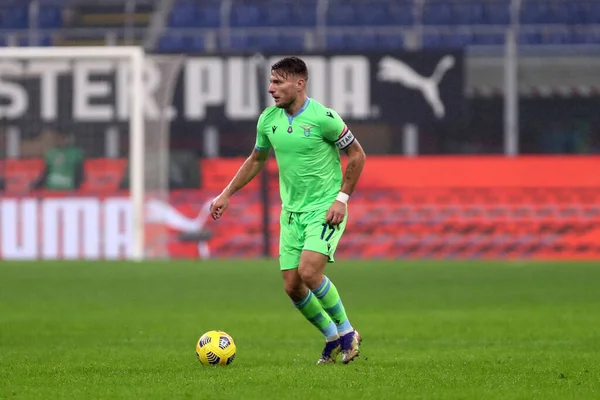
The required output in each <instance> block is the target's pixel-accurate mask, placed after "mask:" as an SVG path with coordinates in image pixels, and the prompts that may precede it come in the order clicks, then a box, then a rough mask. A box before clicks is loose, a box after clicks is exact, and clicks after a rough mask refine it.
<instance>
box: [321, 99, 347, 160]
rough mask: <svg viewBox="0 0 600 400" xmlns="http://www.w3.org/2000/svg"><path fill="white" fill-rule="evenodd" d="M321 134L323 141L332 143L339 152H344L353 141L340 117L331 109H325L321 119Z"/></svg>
mask: <svg viewBox="0 0 600 400" xmlns="http://www.w3.org/2000/svg"><path fill="white" fill-rule="evenodd" d="M321 132H322V134H323V138H324V139H325V140H327V141H329V142H331V143H334V144H335V145H336V147H337V148H338V149H340V150H345V149H346V148H348V146H350V145H351V144H352V142H354V140H355V139H354V135H353V134H352V132H351V131H350V129H348V126H347V125H346V123H345V122H344V120H343V119H342V117H340V116H339V115H338V113H337V112H335V111H334V110H331V109H325V115H323V116H322V117H321Z"/></svg>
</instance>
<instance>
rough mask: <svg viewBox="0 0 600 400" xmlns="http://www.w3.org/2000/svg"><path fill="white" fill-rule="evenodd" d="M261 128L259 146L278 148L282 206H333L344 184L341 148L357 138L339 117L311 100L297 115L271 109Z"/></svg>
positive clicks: (287, 208)
mask: <svg viewBox="0 0 600 400" xmlns="http://www.w3.org/2000/svg"><path fill="white" fill-rule="evenodd" d="M256 129H257V135H256V136H257V137H256V148H257V149H258V150H268V149H270V148H273V150H274V152H275V157H276V159H277V165H278V167H279V186H280V195H281V201H282V203H283V209H284V210H285V211H289V212H309V211H315V210H319V209H324V208H325V209H326V208H328V207H329V206H330V205H331V203H333V201H334V200H335V198H336V196H337V194H338V193H339V191H340V188H341V186H342V167H341V162H340V150H343V149H345V148H347V147H348V146H349V145H350V144H352V142H353V141H354V137H353V136H352V132H350V130H349V129H348V128H347V127H346V124H345V123H344V121H343V120H342V119H341V118H340V116H339V115H338V114H337V113H336V112H335V111H333V110H331V109H329V108H326V107H325V106H323V105H322V104H320V103H319V102H317V101H315V100H314V99H310V98H309V99H307V100H306V103H304V106H303V107H302V108H301V109H300V110H299V111H298V112H297V113H296V114H295V115H288V114H287V113H286V112H285V111H284V110H283V109H281V108H277V107H275V106H272V107H268V108H267V109H265V111H263V113H262V114H261V115H260V117H259V119H258V124H257V128H256Z"/></svg>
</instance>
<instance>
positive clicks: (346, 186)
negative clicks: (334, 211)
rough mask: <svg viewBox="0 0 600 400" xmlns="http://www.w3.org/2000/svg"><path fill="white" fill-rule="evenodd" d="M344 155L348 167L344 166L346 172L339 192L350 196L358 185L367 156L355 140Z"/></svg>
mask: <svg viewBox="0 0 600 400" xmlns="http://www.w3.org/2000/svg"><path fill="white" fill-rule="evenodd" d="M346 155H347V156H348V158H349V160H348V165H346V171H345V172H344V178H343V180H342V189H341V191H342V192H344V193H346V194H347V195H351V194H352V192H354V188H355V187H356V184H357V183H358V178H360V174H361V173H362V170H363V167H364V166H365V160H366V158H367V156H366V155H365V152H364V150H363V148H362V146H361V145H360V143H358V140H356V139H355V140H354V142H353V143H352V144H351V145H350V146H348V148H347V149H346Z"/></svg>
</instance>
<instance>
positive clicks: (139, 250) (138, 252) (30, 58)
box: [0, 46, 168, 261]
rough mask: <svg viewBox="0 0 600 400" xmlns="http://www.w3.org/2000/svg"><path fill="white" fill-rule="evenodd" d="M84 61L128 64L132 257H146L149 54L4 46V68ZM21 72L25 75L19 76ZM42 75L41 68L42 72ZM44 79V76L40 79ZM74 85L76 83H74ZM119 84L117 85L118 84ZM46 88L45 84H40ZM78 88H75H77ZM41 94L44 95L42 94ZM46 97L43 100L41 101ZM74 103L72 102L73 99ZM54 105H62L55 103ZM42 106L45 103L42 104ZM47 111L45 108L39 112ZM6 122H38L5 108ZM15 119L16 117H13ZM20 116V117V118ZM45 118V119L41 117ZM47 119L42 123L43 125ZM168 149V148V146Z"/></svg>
mask: <svg viewBox="0 0 600 400" xmlns="http://www.w3.org/2000/svg"><path fill="white" fill-rule="evenodd" d="M42 60H48V61H56V60H65V61H80V60H89V61H93V62H99V63H100V62H104V61H106V60H114V61H116V62H121V63H122V64H126V65H127V75H128V80H127V86H128V88H127V89H126V92H127V94H128V95H127V100H126V102H127V106H126V107H127V113H128V117H127V118H128V121H127V125H128V130H129V163H128V164H129V168H128V171H129V172H128V174H129V188H130V199H129V201H130V204H131V212H130V213H129V216H130V218H131V221H130V224H131V230H130V231H129V232H130V234H131V237H130V239H129V240H130V243H129V246H130V247H129V254H128V258H130V259H133V260H137V261H139V260H142V259H144V257H145V237H144V236H145V216H144V214H145V197H146V189H145V180H146V179H145V178H146V177H145V170H144V168H145V167H144V166H145V159H144V156H145V137H146V136H145V120H144V97H145V95H146V91H145V88H144V69H145V60H146V55H145V52H144V50H143V49H142V48H141V47H137V46H121V47H4V48H0V67H1V66H2V65H5V67H6V65H7V63H10V62H14V61H21V62H25V63H27V62H34V61H42ZM4 72H5V71H4V70H2V72H0V74H1V76H0V80H2V79H4V78H5V75H6V74H5V73H4ZM19 74H21V75H19ZM24 74H25V73H24V72H23V71H20V72H19V71H14V75H17V76H24ZM38 74H39V71H38ZM40 79H41V78H40ZM72 85H73V86H74V85H75V83H73V84H72ZM115 85H116V84H115ZM38 86H39V87H41V89H39V91H40V92H41V91H42V89H43V87H42V86H43V85H42V83H39V84H38ZM75 89H77V88H75V87H73V90H75ZM38 97H41V96H39V95H38ZM41 101H42V100H40V102H41ZM71 103H72V102H71ZM53 107H55V108H56V107H59V106H56V105H54V106H53ZM40 108H41V106H40ZM39 112H40V113H43V111H39ZM0 114H2V115H0V118H1V119H2V123H3V124H7V125H10V124H11V123H12V122H13V120H14V121H17V122H18V123H21V124H23V126H25V124H35V123H36V122H35V121H33V122H31V121H26V120H27V116H25V117H24V116H23V115H20V116H18V117H14V116H11V115H7V114H8V113H7V112H5V111H4V110H3V111H2V112H1V113H0ZM11 118H13V120H11ZM16 118H20V119H18V120H17V119H16ZM41 120H43V118H41ZM41 123H43V122H40V124H41ZM164 151H167V152H168V148H167V149H164Z"/></svg>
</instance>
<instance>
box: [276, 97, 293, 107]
mask: <svg viewBox="0 0 600 400" xmlns="http://www.w3.org/2000/svg"><path fill="white" fill-rule="evenodd" d="M280 100H281V98H280ZM294 101H296V98H291V99H289V100H288V101H286V102H285V103H283V102H281V101H280V102H279V104H276V105H277V108H283V109H287V108H290V107H291V106H292V104H294Z"/></svg>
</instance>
